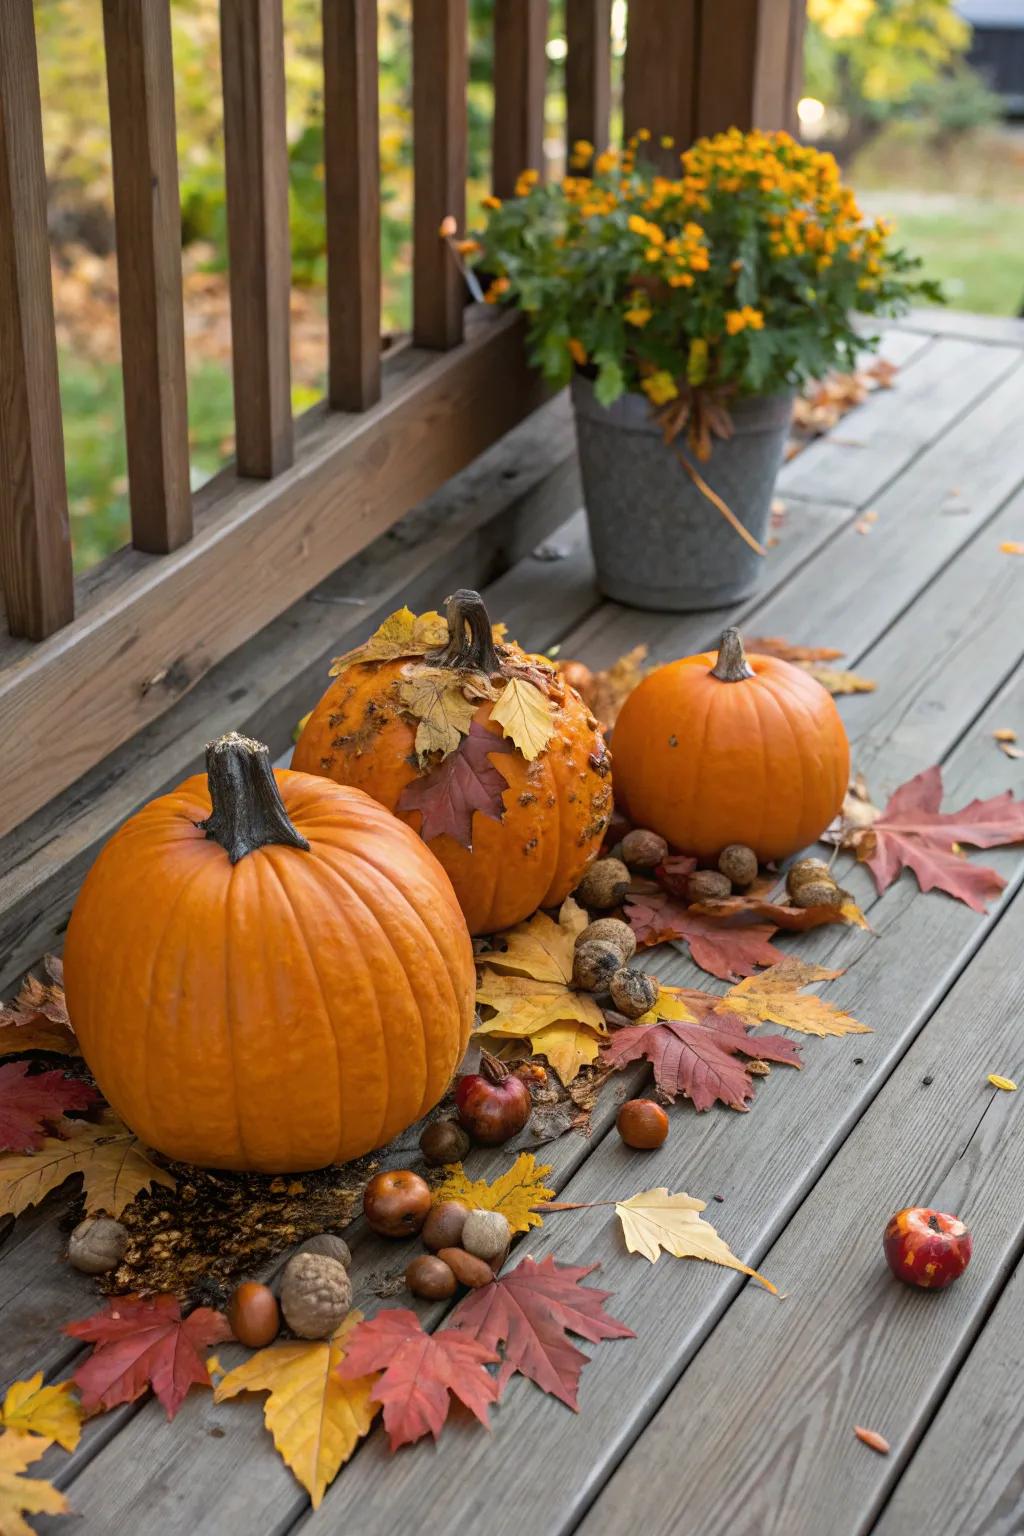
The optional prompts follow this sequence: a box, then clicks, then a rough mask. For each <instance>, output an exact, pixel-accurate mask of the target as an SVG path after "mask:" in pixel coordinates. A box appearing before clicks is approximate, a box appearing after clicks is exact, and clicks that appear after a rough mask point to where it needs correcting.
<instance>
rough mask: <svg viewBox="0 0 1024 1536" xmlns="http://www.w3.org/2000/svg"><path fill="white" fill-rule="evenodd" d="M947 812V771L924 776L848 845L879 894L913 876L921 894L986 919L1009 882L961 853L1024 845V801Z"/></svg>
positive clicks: (1007, 798) (979, 803)
mask: <svg viewBox="0 0 1024 1536" xmlns="http://www.w3.org/2000/svg"><path fill="white" fill-rule="evenodd" d="M941 805H942V770H941V769H940V768H938V767H937V766H935V767H931V768H926V769H925V770H924V772H923V773H919V774H917V775H916V776H915V777H914V778H912V779H908V780H907V782H906V783H905V784H901V785H900V787H899V789H897V790H896V792H895V793H894V794H893V795H892V796H891V798H890V800H889V803H888V805H887V806H886V807H885V810H884V811H883V812H882V814H881V815H880V816H878V817H876V818H875V820H874V821H873V822H872V823H871V825H870V826H867V827H859V828H854V829H853V830H848V831H847V832H846V833H845V836H844V839H843V844H844V846H845V847H848V848H852V849H853V851H854V853H855V854H856V856H857V858H858V859H859V860H860V862H861V863H863V864H866V865H867V866H868V868H869V869H870V871H871V873H872V875H873V876H874V879H875V884H876V886H877V887H878V890H879V892H880V893H881V892H882V891H885V890H888V888H889V886H890V885H891V884H892V883H893V881H894V880H895V879H897V877H898V876H899V875H900V873H901V872H902V871H903V870H904V869H910V870H912V871H913V873H914V874H915V875H916V876H917V883H918V885H919V886H920V887H921V890H922V891H933V890H936V891H945V892H946V894H947V895H949V896H955V897H956V899H957V900H958V901H962V902H965V903H966V905H967V906H969V907H971V908H972V909H973V910H974V911H975V912H986V911H987V910H988V903H989V901H991V900H992V899H993V897H995V896H998V895H999V892H1000V891H1001V890H1002V889H1003V887H1004V886H1005V885H1006V881H1005V880H1004V879H1003V877H1002V875H1000V874H998V873H997V871H996V870H994V869H991V868H989V867H988V866H987V865H983V864H972V863H970V861H969V860H968V859H965V858H963V857H962V856H961V854H960V853H959V852H958V851H957V847H958V846H959V845H960V844H963V843H966V844H968V845H969V846H970V847H972V848H996V847H1000V846H1002V845H1004V844H1007V843H1020V842H1024V801H1021V800H1014V798H1013V795H1012V793H1011V792H1010V790H1007V791H1006V792H1005V794H1002V795H993V796H992V797H991V799H989V800H972V801H971V802H970V804H969V805H965V806H964V807H963V808H962V809H961V810H959V811H942V810H941V809H940V807H941Z"/></svg>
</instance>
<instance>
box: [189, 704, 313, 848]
mask: <svg viewBox="0 0 1024 1536" xmlns="http://www.w3.org/2000/svg"><path fill="white" fill-rule="evenodd" d="M206 779H207V783H208V785H209V788H210V802H211V804H212V806H213V810H212V811H211V813H210V815H209V816H208V817H207V818H206V820H205V821H200V822H198V823H197V825H198V826H199V828H200V829H201V830H202V831H203V832H205V833H206V835H207V837H212V838H213V839H214V840H215V841H216V842H218V843H220V845H221V847H222V848H223V849H224V851H225V853H226V854H227V856H228V858H229V859H230V860H231V862H232V864H237V863H238V861H239V859H244V858H245V856H246V854H247V853H253V852H254V851H255V850H256V849H257V848H262V847H263V846H264V844H265V843H284V844H285V845H287V846H288V847H290V848H305V849H308V848H309V844H308V843H307V842H306V839H305V838H304V837H303V836H302V834H301V833H300V832H297V831H296V829H295V828H294V827H293V826H292V824H291V822H290V821H289V819H288V812H287V811H286V810H285V808H284V801H283V800H282V799H281V791H280V790H279V789H278V787H277V780H276V779H275V777H274V770H273V768H272V767H271V766H270V749H269V748H268V747H266V746H264V744H263V742H262V741H253V740H252V739H251V738H250V737H248V736H240V735H239V734H238V732H237V731H228V733H227V735H226V736H218V737H217V740H216V741H211V742H210V743H209V744H208V746H207V748H206Z"/></svg>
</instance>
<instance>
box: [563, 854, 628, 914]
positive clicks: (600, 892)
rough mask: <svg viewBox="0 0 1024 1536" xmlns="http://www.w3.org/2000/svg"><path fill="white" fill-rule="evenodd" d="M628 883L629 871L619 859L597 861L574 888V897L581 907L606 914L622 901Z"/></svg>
mask: <svg viewBox="0 0 1024 1536" xmlns="http://www.w3.org/2000/svg"><path fill="white" fill-rule="evenodd" d="M629 882H630V874H629V870H628V869H627V868H626V866H625V864H623V862H622V860H621V859H597V860H596V861H595V863H593V864H591V866H590V868H589V869H588V870H587V872H586V874H585V875H584V876H583V879H582V880H581V881H580V883H579V885H578V886H577V887H576V896H577V899H578V900H579V901H580V902H581V903H582V904H583V906H585V907H594V908H596V909H597V911H599V912H607V911H609V910H610V909H611V908H612V907H617V906H618V905H619V904H620V902H621V901H622V900H623V899H624V897H625V895H626V892H627V891H628V890H629Z"/></svg>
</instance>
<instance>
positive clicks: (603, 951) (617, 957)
mask: <svg viewBox="0 0 1024 1536" xmlns="http://www.w3.org/2000/svg"><path fill="white" fill-rule="evenodd" d="M621 964H622V955H621V953H620V951H619V950H618V949H617V948H616V946H615V945H614V944H609V943H607V941H606V940H604V939H591V940H590V942H589V943H587V944H581V945H580V946H579V948H578V949H577V950H576V951H575V953H574V954H573V957H572V984H573V986H574V987H578V988H579V990H580V991H581V992H603V991H604V990H605V988H606V987H607V985H608V983H609V981H610V980H611V978H612V973H613V972H614V971H617V970H618V969H619V967H620V966H621Z"/></svg>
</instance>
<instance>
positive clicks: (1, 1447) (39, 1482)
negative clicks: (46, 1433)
mask: <svg viewBox="0 0 1024 1536" xmlns="http://www.w3.org/2000/svg"><path fill="white" fill-rule="evenodd" d="M49 1443H50V1442H49V1441H48V1440H43V1439H40V1437H39V1436H38V1435H21V1434H17V1433H15V1431H13V1430H10V1429H9V1430H7V1431H6V1433H4V1434H3V1435H0V1532H3V1536H35V1532H34V1531H33V1530H32V1527H31V1526H30V1525H29V1523H28V1521H27V1520H25V1519H24V1518H23V1517H24V1516H25V1515H66V1514H67V1513H68V1501H67V1499H65V1497H64V1495H63V1494H62V1493H59V1492H58V1491H57V1489H56V1488H54V1486H53V1484H52V1483H47V1482H44V1481H43V1479H42V1478H40V1477H19V1476H18V1473H19V1472H24V1470H25V1468H26V1467H30V1466H31V1465H32V1463H33V1462H34V1461H38V1460H39V1458H40V1456H41V1455H42V1454H43V1452H44V1451H45V1450H46V1448H47V1446H48V1445H49Z"/></svg>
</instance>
